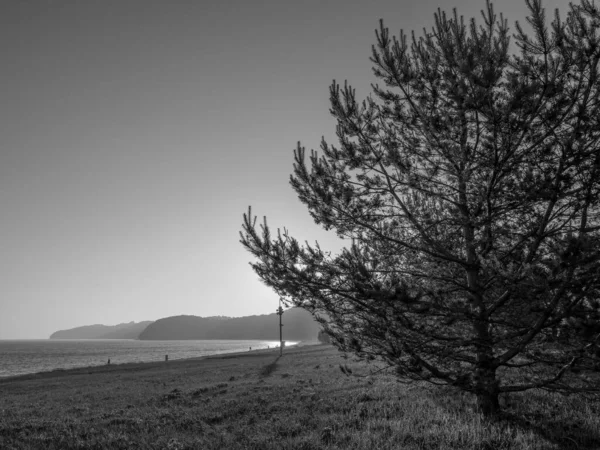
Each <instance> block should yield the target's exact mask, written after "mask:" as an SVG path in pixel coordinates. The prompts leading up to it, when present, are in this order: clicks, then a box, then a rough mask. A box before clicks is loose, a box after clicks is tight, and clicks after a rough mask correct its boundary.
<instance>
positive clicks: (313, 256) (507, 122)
mask: <svg viewBox="0 0 600 450" xmlns="http://www.w3.org/2000/svg"><path fill="white" fill-rule="evenodd" d="M526 3H527V6H528V8H529V16H528V17H527V23H528V25H529V27H530V28H531V31H530V32H529V33H530V34H527V33H526V32H525V31H524V29H523V28H522V27H521V26H520V24H519V23H517V24H516V33H515V35H514V36H511V33H510V32H509V27H508V24H507V21H506V20H504V19H503V17H502V15H500V16H499V17H498V15H496V13H495V12H494V9H493V7H492V5H491V4H489V3H488V4H487V7H486V8H485V10H484V11H482V16H483V20H482V21H481V20H480V21H479V22H481V23H478V22H476V21H475V19H471V21H470V22H467V23H465V21H464V19H463V17H462V16H459V15H458V14H457V12H456V11H454V13H453V14H450V15H448V14H446V13H444V12H442V11H440V10H438V12H437V14H435V25H434V27H433V28H432V30H430V31H428V32H425V31H424V34H423V35H422V36H421V37H418V38H417V37H416V36H415V35H414V34H413V36H412V38H411V39H409V38H408V37H407V36H406V35H405V34H404V33H403V32H401V33H400V35H399V37H392V36H391V35H390V33H389V30H388V29H387V28H385V27H384V25H383V21H382V22H381V23H380V26H379V29H378V30H376V44H375V45H374V46H373V50H372V56H371V62H372V63H373V65H374V69H373V70H374V75H375V76H376V77H377V78H378V80H379V82H380V83H381V84H374V85H372V89H373V93H372V94H371V95H370V96H368V97H367V98H366V99H364V100H363V101H359V100H358V99H357V98H356V94H355V91H354V90H353V89H352V88H351V87H350V86H349V85H348V84H346V83H345V84H344V85H343V86H340V85H339V84H337V83H336V82H335V81H334V82H333V84H332V85H331V88H330V101H331V114H332V115H333V116H334V117H335V119H336V121H337V127H336V134H337V138H338V141H339V143H338V144H337V145H331V144H329V143H327V142H325V140H323V141H322V143H321V152H320V153H318V152H316V151H311V152H310V155H308V156H307V154H306V151H305V148H304V147H302V146H301V145H300V143H298V146H297V149H296V150H295V152H294V157H295V163H294V167H293V175H292V176H291V185H292V187H293V189H294V190H295V191H296V192H297V194H298V197H299V199H300V200H301V201H302V202H303V203H304V204H305V205H306V206H307V208H308V210H309V212H310V214H311V215H312V217H313V218H314V220H315V221H316V222H317V223H318V224H321V225H322V226H323V227H325V228H326V229H328V230H333V231H335V232H336V233H337V234H338V235H339V236H340V237H342V238H344V239H347V242H348V244H349V245H347V246H346V248H344V249H343V250H342V251H341V252H340V253H339V254H335V255H332V254H330V253H328V252H326V251H325V250H323V249H322V248H321V247H320V246H319V244H318V243H317V244H315V245H309V244H308V243H306V244H304V245H300V244H299V243H298V241H297V240H295V239H294V238H293V237H292V236H290V235H289V233H288V232H287V230H285V229H284V231H279V230H278V232H277V235H276V236H272V235H271V231H270V229H269V227H268V225H267V222H266V218H265V220H264V222H263V223H262V224H260V226H257V223H256V217H253V216H252V212H251V211H250V210H249V211H248V213H247V214H245V215H244V223H243V231H242V232H241V242H242V243H243V245H244V246H245V247H246V248H247V249H248V250H249V251H250V252H251V253H252V254H253V255H254V257H255V258H256V260H255V262H253V263H252V267H253V268H254V270H255V271H256V273H257V274H258V275H259V277H260V278H261V279H262V280H263V281H264V282H265V283H266V284H267V285H269V286H271V287H272V288H273V289H274V290H275V291H276V292H277V293H278V294H279V295H281V296H282V297H284V298H285V299H286V300H287V301H288V302H289V303H292V304H294V305H297V306H301V307H304V308H306V309H308V310H309V311H311V312H312V313H313V314H314V315H315V316H316V317H318V318H320V319H321V321H322V323H323V326H324V327H325V330H326V331H327V333H328V334H329V335H330V336H331V338H332V342H333V343H334V345H336V346H337V347H339V348H340V349H341V350H343V351H347V352H352V353H354V354H355V355H357V356H358V357H361V358H366V359H375V360H379V361H383V362H384V363H386V364H389V365H390V367H393V368H395V370H396V371H397V374H398V375H399V376H401V377H403V378H405V379H412V380H427V381H429V382H431V383H436V384H449V385H453V386H456V387H458V388H460V389H462V390H465V391H469V392H472V393H474V394H475V395H476V396H477V400H478V405H479V407H480V409H481V411H482V412H483V413H484V414H486V415H491V414H494V413H496V412H497V410H498V395H499V394H500V393H503V392H514V391H522V390H527V389H531V388H542V389H548V390H554V391H561V392H592V391H597V390H599V389H600V384H599V383H598V380H599V378H598V377H597V373H596V372H597V371H598V370H599V369H600V358H599V357H600V220H599V219H600V207H599V206H600V205H599V204H600V146H599V139H600V103H599V100H600V92H599V82H598V68H599V67H598V66H599V65H598V62H599V61H600V37H599V33H598V32H599V28H600V12H599V9H598V8H597V7H596V6H595V5H594V4H593V2H590V1H588V0H582V1H581V3H580V4H579V5H571V6H570V9H569V11H568V13H567V16H566V18H565V19H562V18H561V17H560V16H559V13H558V11H556V14H555V17H554V19H553V20H552V22H551V23H548V21H547V20H546V17H545V11H544V9H543V8H542V5H541V1H540V0H526ZM511 38H513V39H514V40H515V41H516V46H517V51H514V49H511V45H510V43H511ZM350 243H351V244H350Z"/></svg>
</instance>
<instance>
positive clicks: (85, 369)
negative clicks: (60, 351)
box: [0, 340, 321, 384]
mask: <svg viewBox="0 0 600 450" xmlns="http://www.w3.org/2000/svg"><path fill="white" fill-rule="evenodd" d="M313 345H321V344H320V342H318V341H316V340H314V341H299V342H297V343H296V344H294V345H289V346H286V347H284V352H285V351H286V350H288V351H289V350H291V349H294V348H299V347H306V346H313ZM275 352H277V354H279V347H275V348H271V349H257V350H249V351H243V352H223V353H216V354H211V355H204V356H194V357H190V358H178V359H171V360H169V361H168V362H165V361H142V362H123V363H111V364H100V365H93V366H81V367H73V368H68V369H63V368H55V369H51V370H45V371H39V372H32V373H26V374H20V375H9V376H0V384H3V383H4V382H10V381H20V380H30V379H43V378H52V377H56V376H61V375H64V376H69V375H81V374H83V373H85V374H88V375H90V374H95V373H113V372H117V371H119V370H124V371H127V370H133V371H139V370H144V369H151V368H160V367H163V366H164V364H177V363H181V362H185V361H200V360H205V359H212V358H216V359H228V358H239V357H240V356H244V355H246V356H251V355H270V354H273V355H275Z"/></svg>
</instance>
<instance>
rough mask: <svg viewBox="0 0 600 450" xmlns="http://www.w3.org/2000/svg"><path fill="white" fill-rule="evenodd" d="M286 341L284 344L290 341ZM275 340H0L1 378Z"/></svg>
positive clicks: (259, 345) (200, 353)
mask: <svg viewBox="0 0 600 450" xmlns="http://www.w3.org/2000/svg"><path fill="white" fill-rule="evenodd" d="M293 344H294V343H293V342H287V343H286V345H293ZM278 345H279V342H275V341H256V340H248V341H230V340H222V341H137V340H131V339H83V340H73V339H51V340H50V339H43V340H42V339H40V340H0V378H2V377H9V376H13V375H23V374H28V373H36V372H45V371H50V370H54V369H71V368H75V367H89V366H99V365H104V364H106V363H107V362H108V359H109V358H110V362H111V364H122V363H129V362H151V361H164V360H165V355H169V361H171V360H174V359H184V358H196V357H198V356H207V355H216V354H220V353H232V352H242V351H249V349H250V347H251V348H252V350H258V349H265V348H267V347H271V348H273V347H275V346H278Z"/></svg>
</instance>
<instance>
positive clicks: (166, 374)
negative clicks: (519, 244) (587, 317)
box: [0, 345, 600, 450]
mask: <svg viewBox="0 0 600 450" xmlns="http://www.w3.org/2000/svg"><path fill="white" fill-rule="evenodd" d="M342 356H343V355H342V354H340V353H339V352H338V351H337V350H335V349H334V348H332V347H330V346H317V345H315V346H304V347H298V348H290V349H287V350H286V353H285V354H284V356H283V357H281V358H279V357H278V351H277V350H270V351H267V350H265V351H253V352H248V353H244V354H235V355H223V356H219V357H210V358H204V359H197V360H184V361H169V362H168V363H165V362H162V363H151V364H130V365H111V366H104V367H94V368H86V369H76V370H69V371H54V372H48V373H44V374H37V375H29V376H22V377H17V378H12V379H2V380H0V449H3V450H4V449H30V448H32V449H36V448H39V449H136V448H137V449H196V448H197V449H220V448H222V449H305V450H309V449H377V450H382V449H461V450H462V449H490V450H491V449H494V450H496V449H600V414H599V413H600V403H598V402H591V401H586V400H583V399H580V398H576V397H563V396H560V395H553V394H548V393H544V392H535V391H534V392H528V393H524V394H520V395H514V396H513V397H511V398H510V399H509V402H508V405H507V407H506V412H505V413H504V414H503V416H502V418H501V419H500V420H498V421H496V422H494V423H488V422H485V421H483V420H482V419H481V418H480V416H479V415H478V414H476V413H474V402H473V399H471V398H469V397H464V396H462V395H461V394H459V393H457V392H455V391H453V390H451V389H449V388H438V387H431V386H425V385H404V384H401V383H399V382H398V381H397V380H396V379H395V378H394V377H392V376H390V375H381V374H380V375H377V376H365V375H368V374H369V369H370V366H367V365H365V364H363V363H357V362H352V360H351V359H348V360H345V359H343V358H342ZM340 364H347V366H348V367H349V368H350V369H351V370H352V375H350V376H346V375H344V374H342V372H341V370H340Z"/></svg>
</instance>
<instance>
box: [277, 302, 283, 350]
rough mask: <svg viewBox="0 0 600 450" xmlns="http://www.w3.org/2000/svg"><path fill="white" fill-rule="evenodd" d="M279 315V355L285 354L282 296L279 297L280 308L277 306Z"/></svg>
mask: <svg viewBox="0 0 600 450" xmlns="http://www.w3.org/2000/svg"><path fill="white" fill-rule="evenodd" d="M277 315H278V316H279V356H282V355H283V324H282V323H281V318H282V317H283V308H282V307H281V297H279V308H277Z"/></svg>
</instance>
